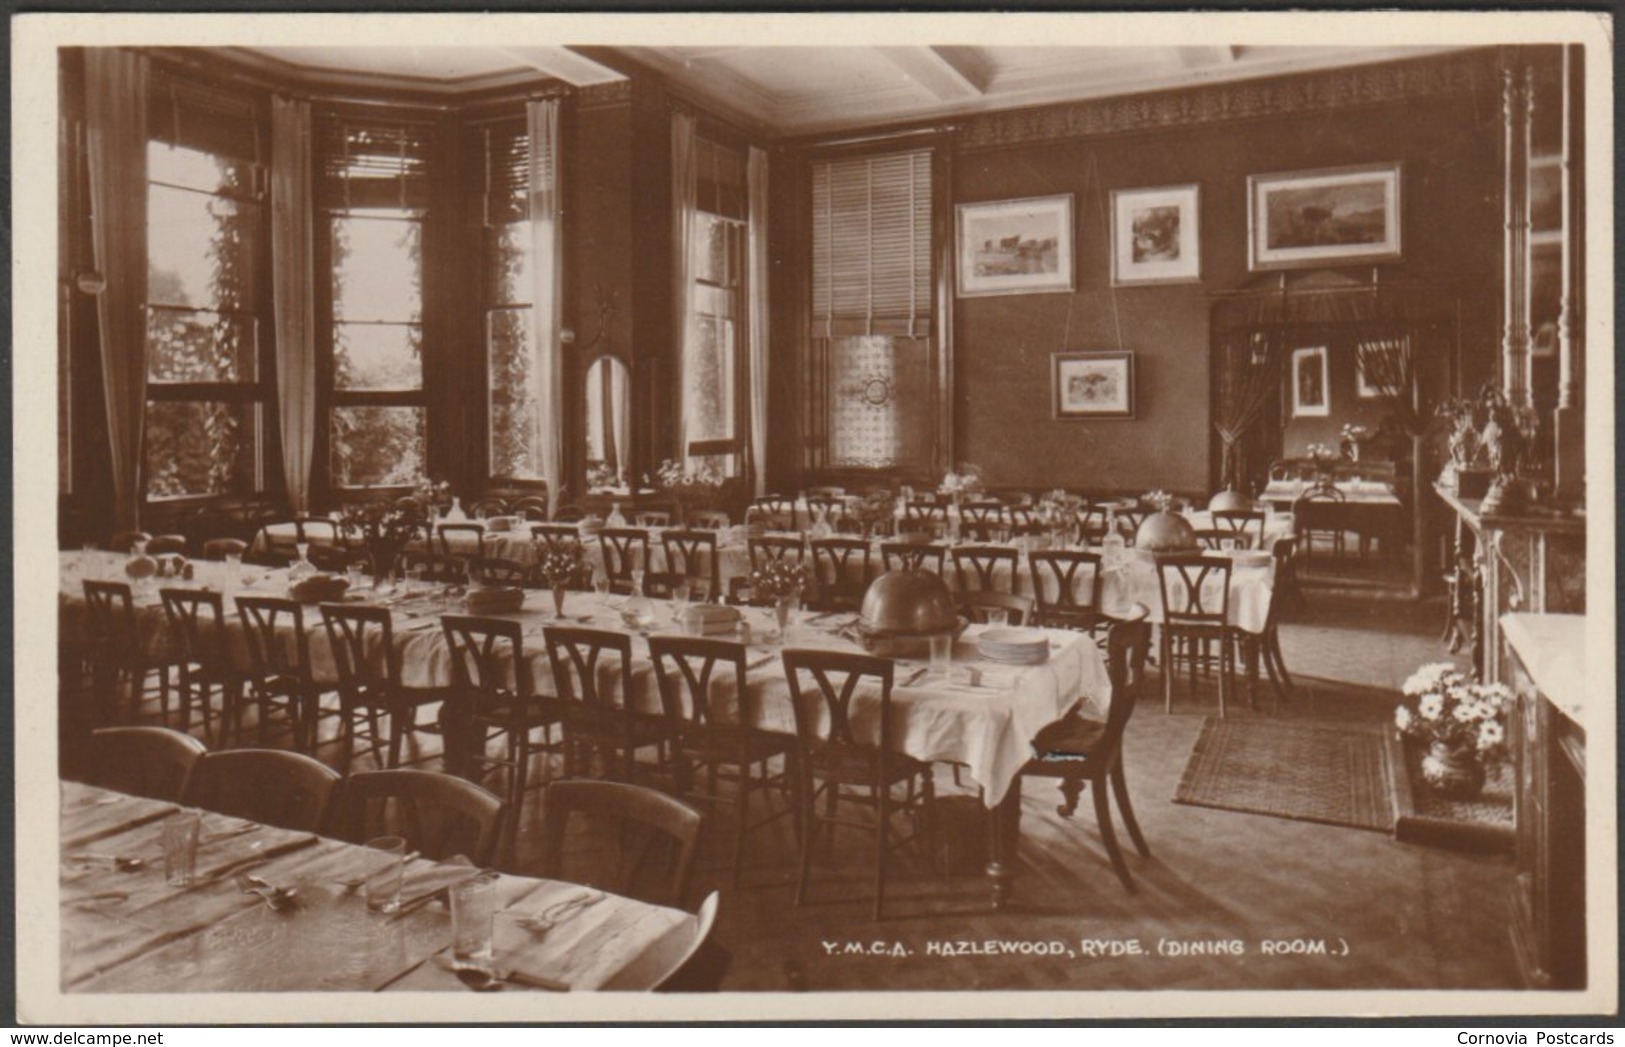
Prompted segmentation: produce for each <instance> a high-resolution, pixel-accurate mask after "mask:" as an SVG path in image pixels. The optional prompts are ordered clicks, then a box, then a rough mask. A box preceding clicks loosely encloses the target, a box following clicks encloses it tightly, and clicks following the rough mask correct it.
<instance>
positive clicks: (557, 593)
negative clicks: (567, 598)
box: [553, 585, 570, 618]
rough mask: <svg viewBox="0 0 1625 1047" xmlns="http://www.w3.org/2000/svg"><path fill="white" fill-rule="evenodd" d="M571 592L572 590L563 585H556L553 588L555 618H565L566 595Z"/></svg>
mask: <svg viewBox="0 0 1625 1047" xmlns="http://www.w3.org/2000/svg"><path fill="white" fill-rule="evenodd" d="M569 591H570V590H568V589H566V588H565V587H564V586H562V585H555V586H554V587H553V617H555V618H563V617H564V594H565V593H567V592H569Z"/></svg>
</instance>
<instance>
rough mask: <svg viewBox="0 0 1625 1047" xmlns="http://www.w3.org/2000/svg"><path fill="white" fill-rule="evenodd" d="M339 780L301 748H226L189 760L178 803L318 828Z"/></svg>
mask: <svg viewBox="0 0 1625 1047" xmlns="http://www.w3.org/2000/svg"><path fill="white" fill-rule="evenodd" d="M341 780H342V779H341V778H340V777H339V774H338V772H337V771H335V770H333V769H332V768H331V767H329V766H327V765H326V764H324V763H321V762H319V761H317V760H314V759H312V758H311V757H309V756H306V755H304V754H303V753H291V752H288V751H287V750H285V749H227V750H225V751H223V752H212V753H204V754H203V755H202V756H199V757H198V758H197V762H196V763H194V764H193V765H192V773H191V774H189V775H187V778H186V788H185V789H183V790H182V791H181V803H182V804H183V805H184V806H187V807H202V808H204V809H205V810H209V811H214V812H216V813H218V814H224V815H228V816H230V817H232V818H242V819H245V820H247V821H251V822H259V823H261V824H263V825H274V826H276V827H277V828H279V829H291V830H293V831H295V832H312V833H319V832H324V831H326V829H327V828H328V817H329V815H330V814H331V813H332V804H333V800H334V798H335V796H336V795H337V794H338V788H339V782H340V781H341Z"/></svg>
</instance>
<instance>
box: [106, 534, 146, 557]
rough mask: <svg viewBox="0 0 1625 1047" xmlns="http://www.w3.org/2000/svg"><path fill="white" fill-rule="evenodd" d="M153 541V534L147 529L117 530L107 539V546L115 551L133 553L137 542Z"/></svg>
mask: <svg viewBox="0 0 1625 1047" xmlns="http://www.w3.org/2000/svg"><path fill="white" fill-rule="evenodd" d="M150 541H152V535H151V534H149V533H147V532H146V531H115V532H113V536H112V537H111V538H109V539H108V540H107V548H108V551H110V552H115V553H133V552H135V547H136V544H137V543H140V542H150Z"/></svg>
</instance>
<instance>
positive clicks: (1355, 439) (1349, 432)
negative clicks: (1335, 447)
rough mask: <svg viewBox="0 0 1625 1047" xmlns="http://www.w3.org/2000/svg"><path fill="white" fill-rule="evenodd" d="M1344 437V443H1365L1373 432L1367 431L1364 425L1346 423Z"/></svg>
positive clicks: (1344, 424)
mask: <svg viewBox="0 0 1625 1047" xmlns="http://www.w3.org/2000/svg"><path fill="white" fill-rule="evenodd" d="M1342 437H1343V442H1344V443H1351V444H1357V443H1363V442H1364V441H1366V440H1369V439H1370V438H1371V430H1370V429H1367V428H1366V427H1365V426H1363V425H1354V424H1352V423H1349V422H1344V423H1343V433H1342Z"/></svg>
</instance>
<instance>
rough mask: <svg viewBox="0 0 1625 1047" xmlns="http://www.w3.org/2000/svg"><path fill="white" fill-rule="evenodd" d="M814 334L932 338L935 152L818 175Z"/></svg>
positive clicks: (888, 157) (856, 161)
mask: <svg viewBox="0 0 1625 1047" xmlns="http://www.w3.org/2000/svg"><path fill="white" fill-rule="evenodd" d="M812 196H813V200H812V205H813V206H812V212H813V222H812V225H813V228H812V242H813V243H812V247H813V251H812V254H813V259H812V274H813V275H812V279H813V294H812V299H813V306H812V335H813V337H815V338H841V337H848V336H852V335H871V334H884V335H902V336H905V337H910V338H924V337H928V336H929V335H930V333H931V331H930V328H931V150H929V149H918V150H912V151H909V152H905V153H889V154H885V155H881V156H864V157H855V158H850V159H842V160H821V161H816V162H814V164H813V169H812Z"/></svg>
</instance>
